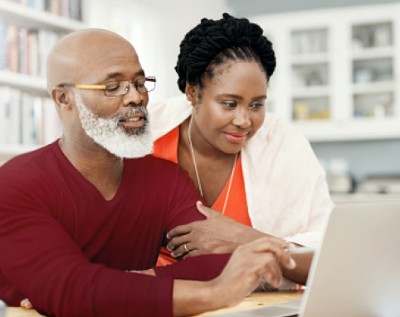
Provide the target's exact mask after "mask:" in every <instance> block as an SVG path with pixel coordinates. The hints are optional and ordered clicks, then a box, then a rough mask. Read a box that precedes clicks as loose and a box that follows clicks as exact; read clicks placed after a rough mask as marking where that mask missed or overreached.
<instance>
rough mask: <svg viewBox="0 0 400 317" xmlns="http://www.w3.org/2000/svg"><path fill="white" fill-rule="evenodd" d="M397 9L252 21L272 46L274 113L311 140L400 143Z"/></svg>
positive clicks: (352, 9)
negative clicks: (274, 60)
mask: <svg viewBox="0 0 400 317" xmlns="http://www.w3.org/2000/svg"><path fill="white" fill-rule="evenodd" d="M399 12H400V4H398V3H396V4H385V5H384V4H382V5H371V6H356V7H345V8H340V9H329V10H313V11H300V12H299V11H297V12H295V13H285V14H272V15H262V16H257V17H253V18H252V20H254V21H255V22H257V23H258V24H260V25H261V27H262V28H263V29H264V32H265V34H266V35H267V36H268V37H269V38H270V39H271V40H272V42H273V45H274V49H275V52H276V56H277V69H276V73H275V74H274V75H273V77H272V79H271V83H270V91H269V99H270V101H269V106H270V108H271V109H270V110H271V111H273V112H275V113H277V114H278V115H280V116H281V117H283V118H284V119H286V120H287V121H290V122H291V123H292V124H293V125H294V126H296V127H297V128H298V129H299V130H300V131H301V132H302V133H304V134H305V135H306V136H307V137H308V138H309V140H311V141H341V140H368V139H389V138H399V137H400V88H399V87H400V85H399V84H400V14H399Z"/></svg>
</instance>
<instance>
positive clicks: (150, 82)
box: [58, 76, 156, 97]
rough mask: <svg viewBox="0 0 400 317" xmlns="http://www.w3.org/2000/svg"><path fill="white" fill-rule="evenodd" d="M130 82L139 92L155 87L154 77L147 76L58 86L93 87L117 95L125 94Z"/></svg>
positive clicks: (111, 95)
mask: <svg viewBox="0 0 400 317" xmlns="http://www.w3.org/2000/svg"><path fill="white" fill-rule="evenodd" d="M131 84H132V85H133V86H134V87H135V89H136V90H137V91H138V92H139V93H140V94H145V93H148V92H150V91H152V90H154V88H156V77H155V76H148V77H145V78H143V79H139V80H137V81H134V82H132V81H129V80H122V81H118V80H113V81H109V82H106V83H104V84H102V85H87V84H60V85H58V86H59V87H74V88H78V89H93V90H103V91H104V94H105V95H106V96H108V97H118V96H123V95H126V94H127V93H128V92H129V89H130V87H131Z"/></svg>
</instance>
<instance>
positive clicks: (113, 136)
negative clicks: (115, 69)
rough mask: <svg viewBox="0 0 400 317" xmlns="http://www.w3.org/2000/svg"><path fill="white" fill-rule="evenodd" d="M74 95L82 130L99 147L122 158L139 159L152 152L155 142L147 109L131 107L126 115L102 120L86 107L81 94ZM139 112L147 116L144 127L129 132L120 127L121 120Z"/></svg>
mask: <svg viewBox="0 0 400 317" xmlns="http://www.w3.org/2000/svg"><path fill="white" fill-rule="evenodd" d="M74 95H75V101H76V106H77V108H78V111H79V118H80V120H81V124H82V128H83V130H84V131H85V132H86V134H87V135H88V136H89V137H90V138H91V139H93V141H94V142H96V143H97V144H98V145H100V146H101V147H103V148H104V149H106V150H107V151H108V152H110V153H111V154H114V155H115V156H117V157H120V158H138V157H143V156H146V155H148V154H150V153H151V152H152V149H153V141H152V135H151V131H150V126H149V120H148V119H149V116H148V112H147V109H146V108H145V107H143V106H138V107H131V108H130V109H129V110H128V111H127V112H126V113H124V114H122V115H119V116H117V117H115V118H112V119H102V118H99V117H98V116H96V115H95V114H94V113H93V112H92V111H91V110H90V109H89V108H88V107H87V106H86V105H85V103H84V102H83V100H82V97H81V95H80V93H78V92H75V93H74ZM137 112H141V113H144V114H145V116H146V123H145V125H144V126H143V127H141V128H137V129H131V130H129V131H128V132H127V131H125V129H124V128H123V127H120V126H118V121H119V120H120V119H122V118H124V117H128V116H130V115H132V114H134V113H137Z"/></svg>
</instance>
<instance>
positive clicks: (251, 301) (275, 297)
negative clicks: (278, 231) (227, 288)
mask: <svg viewBox="0 0 400 317" xmlns="http://www.w3.org/2000/svg"><path fill="white" fill-rule="evenodd" d="M302 294H303V291H287V292H260V293H253V294H251V295H250V296H248V297H246V298H245V299H244V300H243V301H242V302H241V303H240V304H239V305H236V306H234V307H230V308H223V309H218V310H214V311H211V312H207V313H204V314H200V315H198V316H201V317H203V316H218V315H219V314H222V313H224V314H225V313H229V312H231V313H232V312H238V311H243V310H249V309H253V308H260V307H264V306H271V305H276V304H282V303H287V302H289V301H291V300H293V299H298V298H300V297H301V295H302ZM6 317H8V316H6ZM13 317H14V316H13Z"/></svg>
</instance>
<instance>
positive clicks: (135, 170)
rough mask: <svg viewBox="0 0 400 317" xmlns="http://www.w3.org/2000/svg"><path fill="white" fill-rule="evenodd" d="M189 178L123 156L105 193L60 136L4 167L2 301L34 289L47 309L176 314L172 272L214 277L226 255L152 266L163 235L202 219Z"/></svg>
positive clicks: (75, 314)
mask: <svg viewBox="0 0 400 317" xmlns="http://www.w3.org/2000/svg"><path fill="white" fill-rule="evenodd" d="M198 199H200V197H199V196H198V194H197V192H196V190H195V188H194V186H193V184H192V182H191V181H190V179H189V178H188V177H187V175H186V174H185V173H183V172H181V170H180V169H179V167H178V166H177V165H175V164H172V163H170V162H167V161H164V160H161V159H157V158H154V157H151V156H147V157H145V158H141V159H130V160H125V161H124V173H123V177H122V181H121V184H120V187H119V189H118V191H117V193H116V195H115V197H114V198H113V199H112V200H110V201H106V200H104V198H103V197H102V196H101V195H100V193H99V192H98V191H97V190H96V188H95V187H94V186H93V185H92V184H91V183H89V182H88V181H87V180H86V179H85V178H84V177H83V176H82V175H81V174H80V173H79V172H78V171H77V170H76V169H75V168H74V167H73V166H72V165H71V163H70V162H69V161H68V160H67V158H66V157H65V156H64V154H63V153H62V151H61V150H60V148H59V146H58V143H57V142H56V143H53V144H51V145H49V146H46V147H44V148H42V149H40V150H37V151H34V152H32V153H29V154H24V155H21V156H19V157H17V158H15V159H12V160H11V161H9V162H8V163H6V164H5V165H3V166H2V167H1V168H0V250H1V255H0V299H3V300H4V301H5V302H6V303H7V304H9V305H14V306H19V301H20V300H21V299H23V298H25V297H28V298H29V299H30V300H31V302H32V303H33V305H34V307H35V308H36V309H37V310H38V311H39V312H42V313H45V314H46V315H49V316H71V317H79V316H82V317H91V316H107V317H110V316H113V317H118V316H124V317H126V316H152V317H154V316H171V315H172V288H173V279H172V278H186V279H199V280H208V279H212V278H214V277H215V276H216V275H217V274H219V273H220V271H221V269H222V268H223V266H224V264H225V263H226V261H227V258H228V256H227V255H223V256H216V255H214V256H212V255H210V256H201V257H195V258H188V259H187V260H184V261H181V262H180V263H178V264H177V265H175V266H171V267H165V268H157V269H156V273H157V277H156V278H154V277H151V276H145V275H141V274H136V273H127V272H126V270H143V269H148V268H152V267H153V266H154V265H155V263H156V259H157V256H158V253H159V249H160V247H161V246H162V245H165V242H166V241H165V233H166V232H168V231H169V230H171V229H172V228H174V227H175V226H177V225H180V224H184V223H188V222H191V221H194V220H199V219H202V218H203V216H202V215H201V214H200V213H199V212H197V210H196V207H195V201H196V200H198Z"/></svg>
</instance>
